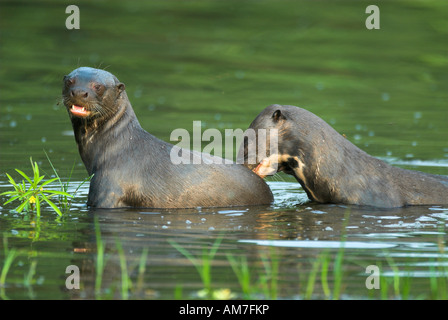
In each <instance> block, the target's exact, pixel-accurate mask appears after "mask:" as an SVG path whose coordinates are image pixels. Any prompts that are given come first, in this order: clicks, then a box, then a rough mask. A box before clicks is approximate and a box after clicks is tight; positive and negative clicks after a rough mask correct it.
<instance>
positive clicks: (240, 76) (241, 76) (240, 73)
mask: <svg viewBox="0 0 448 320" xmlns="http://www.w3.org/2000/svg"><path fill="white" fill-rule="evenodd" d="M245 75H246V74H245V73H244V71H241V70H238V71H236V72H235V78H237V79H244V76H245Z"/></svg>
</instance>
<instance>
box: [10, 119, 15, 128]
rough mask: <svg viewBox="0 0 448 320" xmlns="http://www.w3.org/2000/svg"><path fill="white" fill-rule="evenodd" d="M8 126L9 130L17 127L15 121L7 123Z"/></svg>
mask: <svg viewBox="0 0 448 320" xmlns="http://www.w3.org/2000/svg"><path fill="white" fill-rule="evenodd" d="M9 126H10V127H11V128H15V127H17V121H15V120H12V121H11V122H10V123H9Z"/></svg>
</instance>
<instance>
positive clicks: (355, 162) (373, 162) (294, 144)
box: [239, 105, 448, 207]
mask: <svg viewBox="0 0 448 320" xmlns="http://www.w3.org/2000/svg"><path fill="white" fill-rule="evenodd" d="M249 128H251V129H255V131H257V130H258V129H277V130H278V153H276V154H260V153H259V152H257V159H256V163H252V164H249V163H248V161H247V158H248V149H249V145H248V144H251V143H252V144H254V143H256V141H250V140H249V141H247V140H246V141H245V144H244V145H242V146H241V148H240V151H239V158H240V159H241V158H242V157H243V158H244V161H245V165H246V166H247V167H248V168H250V169H252V170H254V171H255V172H256V173H257V174H259V175H260V176H262V177H263V176H265V175H270V174H273V173H275V172H276V171H277V170H278V171H284V172H285V173H287V174H291V175H293V176H294V177H295V178H296V179H297V181H298V182H299V183H300V184H301V185H302V187H303V189H304V190H305V191H306V193H307V195H308V197H309V198H310V199H311V200H313V201H316V202H320V203H339V204H356V205H369V206H375V207H402V206H407V205H424V204H427V205H435V204H447V203H448V177H446V176H439V175H432V174H426V173H422V172H418V171H411V170H405V169H401V168H397V167H393V166H390V165H389V164H387V163H385V162H384V161H382V160H379V159H377V158H374V157H372V156H370V155H368V154H367V153H366V152H364V151H362V150H361V149H359V148H358V147H356V146H355V145H354V144H352V143H351V142H350V141H348V140H347V139H346V138H345V137H343V136H342V135H340V134H339V133H338V132H336V130H334V129H333V128H332V127H331V126H330V125H328V124H327V123H326V122H325V121H323V120H322V119H321V118H319V117H318V116H316V115H314V114H313V113H311V112H309V111H307V110H304V109H301V108H298V107H295V106H288V105H271V106H269V107H267V108H266V109H264V110H263V111H262V112H261V113H260V114H259V115H258V116H257V117H256V118H255V120H254V121H253V122H252V124H251V125H250V127H249ZM257 145H258V144H257Z"/></svg>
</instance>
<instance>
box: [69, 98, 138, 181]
mask: <svg viewBox="0 0 448 320" xmlns="http://www.w3.org/2000/svg"><path fill="white" fill-rule="evenodd" d="M75 120H78V121H73V130H74V133H75V140H76V143H77V144H78V150H79V154H80V156H81V159H82V161H83V162H84V165H85V166H86V169H87V171H88V173H89V175H92V174H93V173H94V172H96V171H97V168H99V167H100V166H101V164H102V163H103V162H105V161H108V159H116V157H115V156H114V155H113V153H116V152H120V151H121V152H122V150H121V149H122V146H123V143H122V141H123V140H125V141H128V140H130V139H132V137H133V136H134V135H135V132H136V131H137V132H138V131H140V130H143V129H142V128H141V126H140V123H139V122H138V120H137V117H136V115H135V113H134V110H133V109H132V106H131V104H130V103H129V101H122V102H121V103H120V104H119V108H118V110H117V112H116V113H115V114H114V115H113V116H112V117H110V118H108V119H106V120H105V119H101V118H99V119H93V120H91V121H86V120H85V119H75ZM120 142H121V144H120Z"/></svg>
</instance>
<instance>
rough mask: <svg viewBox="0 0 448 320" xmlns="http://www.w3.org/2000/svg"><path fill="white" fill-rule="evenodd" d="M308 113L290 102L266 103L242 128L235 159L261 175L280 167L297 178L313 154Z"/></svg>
mask: <svg viewBox="0 0 448 320" xmlns="http://www.w3.org/2000/svg"><path fill="white" fill-rule="evenodd" d="M310 114H311V113H309V112H308V111H306V110H304V109H301V108H298V107H294V106H282V105H271V106H269V107H267V108H266V109H265V110H263V111H262V112H261V113H260V114H259V115H258V116H257V117H256V118H255V120H254V121H253V122H252V123H251V125H250V127H249V129H248V130H246V132H245V134H244V143H243V144H242V145H241V147H240V150H239V154H238V160H239V161H240V162H241V163H243V164H244V165H245V166H246V167H247V168H249V169H250V170H252V171H254V172H255V173H256V174H258V175H259V176H261V177H262V178H264V177H265V176H267V175H273V174H275V173H276V172H277V171H283V172H285V173H287V174H291V175H294V176H296V178H298V179H300V178H301V177H299V176H303V169H304V168H305V166H306V163H307V162H309V159H308V158H310V157H312V156H313V150H312V148H313V144H310V142H309V141H311V140H312V139H313V137H311V135H312V130H310V125H311V123H310V122H309V121H308V120H309V115H310ZM311 115H312V114H311ZM313 116H314V115H313ZM302 178H304V177H302ZM301 180H303V179H301Z"/></svg>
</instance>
